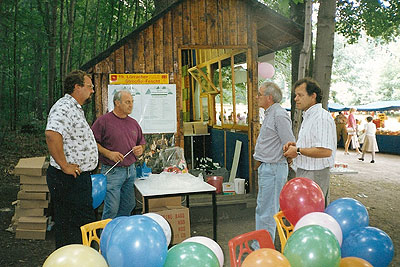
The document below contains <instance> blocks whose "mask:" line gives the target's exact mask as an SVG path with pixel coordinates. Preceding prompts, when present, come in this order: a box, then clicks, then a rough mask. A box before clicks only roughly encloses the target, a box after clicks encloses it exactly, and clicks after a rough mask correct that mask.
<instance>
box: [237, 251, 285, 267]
mask: <svg viewBox="0 0 400 267" xmlns="http://www.w3.org/2000/svg"><path fill="white" fill-rule="evenodd" d="M241 266H242V267H257V266H260V267H290V263H289V261H288V260H287V259H286V257H285V256H283V255H282V253H280V252H279V251H276V250H274V249H271V248H262V249H258V250H255V251H254V252H252V253H250V254H249V255H248V256H247V257H246V258H245V259H244V261H243V263H242V265H241Z"/></svg>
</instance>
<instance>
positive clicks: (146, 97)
mask: <svg viewBox="0 0 400 267" xmlns="http://www.w3.org/2000/svg"><path fill="white" fill-rule="evenodd" d="M121 90H126V91H129V92H131V94H132V96H133V109H132V113H131V114H130V116H131V117H132V118H134V119H135V120H136V121H137V122H138V123H139V124H140V127H142V131H143V133H145V134H150V133H175V132H176V128H177V127H176V120H177V118H176V85H175V84H118V85H113V84H111V85H108V110H109V111H111V110H113V109H114V103H113V98H114V94H115V93H116V92H118V91H121Z"/></svg>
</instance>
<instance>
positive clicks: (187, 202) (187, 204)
mask: <svg viewBox="0 0 400 267" xmlns="http://www.w3.org/2000/svg"><path fill="white" fill-rule="evenodd" d="M186 207H187V208H189V195H186Z"/></svg>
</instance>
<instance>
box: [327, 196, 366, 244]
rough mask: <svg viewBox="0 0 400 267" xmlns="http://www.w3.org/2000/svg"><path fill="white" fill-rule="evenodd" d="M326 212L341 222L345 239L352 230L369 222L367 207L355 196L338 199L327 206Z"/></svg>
mask: <svg viewBox="0 0 400 267" xmlns="http://www.w3.org/2000/svg"><path fill="white" fill-rule="evenodd" d="M325 213H327V214H329V215H331V216H332V217H333V218H335V220H336V221H337V222H338V223H339V225H340V228H341V229H342V234H343V240H344V239H346V237H347V236H348V235H349V233H350V231H351V230H353V229H355V228H359V227H365V226H368V224H369V216H368V211H367V209H366V208H365V206H364V205H363V204H362V203H361V202H360V201H358V200H355V199H353V198H346V197H345V198H339V199H336V200H335V201H333V202H331V203H330V204H329V205H328V206H327V207H326V209H325Z"/></svg>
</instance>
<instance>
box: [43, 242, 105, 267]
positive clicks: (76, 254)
mask: <svg viewBox="0 0 400 267" xmlns="http://www.w3.org/2000/svg"><path fill="white" fill-rule="evenodd" d="M81 266H86V267H107V266H108V265H107V262H106V260H105V259H104V258H103V256H101V255H100V253H99V252H97V251H96V250H95V249H93V248H91V247H89V246H84V245H80V244H74V245H67V246H64V247H61V248H59V249H57V250H56V251H54V252H53V253H51V254H50V256H49V257H48V258H47V259H46V261H45V262H44V263H43V267H81Z"/></svg>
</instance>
